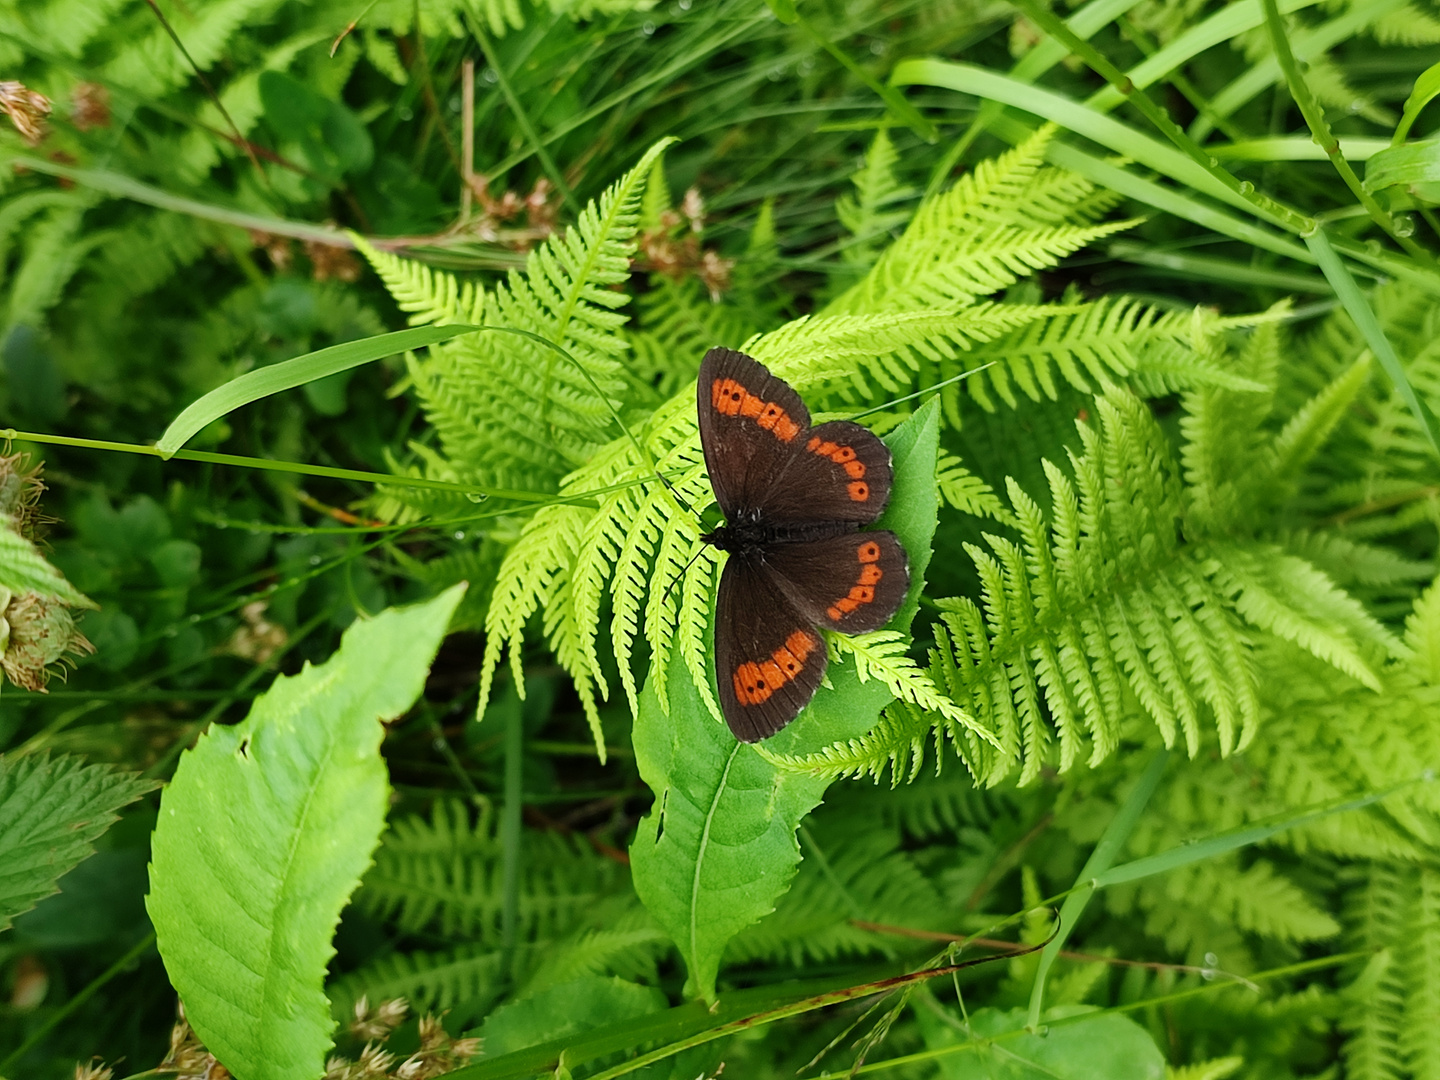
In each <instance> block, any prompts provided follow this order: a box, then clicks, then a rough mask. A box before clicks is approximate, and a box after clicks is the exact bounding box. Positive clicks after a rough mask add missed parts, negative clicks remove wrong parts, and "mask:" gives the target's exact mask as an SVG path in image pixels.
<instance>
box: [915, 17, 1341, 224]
mask: <svg viewBox="0 0 1440 1080" xmlns="http://www.w3.org/2000/svg"><path fill="white" fill-rule="evenodd" d="M1139 2H1140V0H1090V3H1088V4H1086V5H1085V6H1084V7H1083V8H1081V9H1080V10H1079V11H1077V12H1075V14H1074V15H1071V16H1070V18H1068V19H1067V20H1065V25H1066V26H1068V27H1070V29H1071V30H1073V31H1074V32H1075V35H1076V36H1077V37H1081V38H1085V39H1087V40H1088V39H1089V38H1090V37H1091V35H1093V34H1094V33H1096V32H1097V31H1098V30H1100V29H1101V28H1103V27H1106V26H1109V25H1110V24H1111V23H1112V22H1114V21H1115V20H1116V19H1118V18H1119V17H1120V16H1121V15H1123V14H1125V12H1127V11H1129V10H1130V9H1131V8H1132V7H1134V6H1135V5H1136V4H1137V3H1139ZM1313 2H1318V0H1313ZM1065 56H1066V49H1065V46H1063V45H1061V44H1060V43H1059V42H1058V41H1056V40H1055V39H1054V38H1052V37H1047V38H1045V39H1044V40H1043V41H1041V42H1040V43H1039V44H1037V45H1036V46H1035V47H1034V48H1033V49H1031V50H1030V51H1029V52H1027V53H1026V54H1025V55H1024V56H1022V57H1021V58H1020V59H1019V60H1018V61H1017V62H1016V63H1015V66H1014V67H1012V68H1011V69H1010V77H1011V78H1012V79H1015V80H1016V81H1017V82H1034V81H1035V80H1036V79H1038V78H1039V77H1040V76H1041V75H1043V74H1045V72H1047V71H1049V70H1050V69H1051V68H1052V67H1054V66H1055V65H1056V64H1058V63H1060V61H1061V60H1064V59H1065ZM890 81H891V84H892V85H894V84H895V79H894V78H893V76H892V78H891V80H890ZM1004 111H1005V105H1004V103H1003V102H999V101H995V100H993V99H991V98H986V99H985V100H984V101H982V102H981V103H980V111H979V112H977V113H976V114H975V118H974V119H973V120H971V121H970V126H969V127H967V128H966V129H965V131H964V132H963V133H962V134H961V136H960V138H958V139H956V140H955V142H954V144H953V145H952V146H951V147H950V149H949V150H947V151H946V152H945V156H944V157H943V158H941V159H940V162H939V164H937V165H936V166H935V168H934V169H933V170H932V171H931V173H930V182H929V183H928V184H926V186H925V197H926V198H927V199H928V198H929V197H930V196H931V195H934V194H935V193H936V192H937V191H939V190H940V188H941V186H942V185H943V184H944V183H945V179H946V177H948V176H949V175H950V170H952V169H953V168H954V167H955V165H956V164H957V163H958V162H959V161H960V159H961V158H962V157H964V156H965V151H966V150H968V149H970V144H971V143H973V142H974V141H975V140H976V139H978V138H979V137H980V135H981V134H982V133H984V131H985V130H986V129H987V128H988V127H990V125H991V124H993V123H994V122H995V120H996V119H997V118H998V117H999V116H1000V114H1001V113H1002V112H1004Z"/></svg>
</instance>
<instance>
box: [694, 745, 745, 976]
mask: <svg viewBox="0 0 1440 1080" xmlns="http://www.w3.org/2000/svg"><path fill="white" fill-rule="evenodd" d="M740 747H741V744H740V743H738V742H737V743H736V744H735V745H734V747H732V748H731V750H730V756H729V757H728V758H726V759H725V771H724V772H722V773H721V774H720V782H719V783H718V784H716V785H715V795H714V797H713V798H712V799H711V800H710V810H709V812H708V813H707V814H706V815H705V827H704V828H703V829H702V830H700V845H699V847H698V848H697V850H696V853H695V879H694V881H693V883H692V884H691V886H690V970H692V971H694V970H695V968H696V967H698V966H699V965H698V964H697V963H696V957H695V939H696V935H697V933H698V927H697V923H698V921H699V917H700V911H699V907H700V875H701V874H702V872H703V871H704V868H705V853H706V852H708V851H709V850H710V826H711V824H712V823H713V822H714V820H715V812H716V811H717V810H719V808H720V798H721V796H723V795H724V794H725V786H726V784H727V783H729V780H730V766H732V765H734V764H735V755H736V754H738V753H740Z"/></svg>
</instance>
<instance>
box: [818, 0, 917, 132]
mask: <svg viewBox="0 0 1440 1080" xmlns="http://www.w3.org/2000/svg"><path fill="white" fill-rule="evenodd" d="M795 22H796V23H797V24H798V25H799V26H800V28H801V29H802V30H804V31H805V33H807V34H809V35H810V37H811V38H812V39H813V40H814V41H815V43H816V44H817V45H819V46H820V47H821V48H822V49H824V50H825V51H826V52H827V53H829V54H830V55H831V56H833V57H834V58H835V59H836V60H837V61H838V62H839V64H840V66H841V67H843V68H844V69H845V70H846V71H848V72H850V74H851V75H854V76H855V77H856V78H857V79H859V80H860V81H861V82H863V83H864V84H865V85H866V86H868V87H869V88H870V89H871V90H873V91H875V93H877V94H879V95H880V98H881V100H882V101H884V102H885V104H886V105H887V106H889V108H890V111H891V112H892V113H894V114H895V119H897V120H899V121H900V122H901V123H902V124H904V125H905V126H906V127H908V128H910V130H912V131H913V132H915V134H916V135H919V136H920V138H922V139H924V140H925V141H926V142H927V143H933V142H934V141H935V140H936V139H937V138H939V133H938V132H937V131H936V130H935V125H934V124H932V123H931V122H930V121H929V120H928V119H926V118H925V116H924V115H922V114H921V112H920V110H919V109H917V108H915V106H914V105H912V104H910V102H909V101H907V100H906V99H905V95H904V94H902V93H900V91H899V90H897V89H896V88H895V87H893V86H886V85H885V84H884V83H882V82H881V81H880V80H879V79H877V78H875V76H874V75H871V74H870V72H868V71H866V70H865V69H864V68H863V67H861V66H860V65H859V64H858V63H856V62H855V61H854V60H852V59H851V58H850V54H849V53H847V52H846V51H845V50H844V49H842V48H840V46H839V45H837V44H835V42H833V41H831V40H830V38H829V37H828V36H826V35H825V34H823V33H821V32H820V31H819V30H817V29H816V28H815V27H813V26H811V25H810V23H809V22H808V21H807V20H806V18H805V16H803V15H801V14H800V13H799V12H798V11H797V12H795Z"/></svg>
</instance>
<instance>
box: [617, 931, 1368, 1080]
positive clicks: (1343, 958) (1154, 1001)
mask: <svg viewBox="0 0 1440 1080" xmlns="http://www.w3.org/2000/svg"><path fill="white" fill-rule="evenodd" d="M1371 955H1372V954H1371V953H1369V952H1364V951H1356V952H1347V953H1338V954H1337V955H1335V956H1323V957H1321V958H1319V959H1318V960H1304V961H1301V962H1300V963H1298V964H1289V965H1287V966H1285V967H1280V968H1272V969H1271V970H1270V971H1262V972H1259V973H1258V974H1255V975H1247V976H1245V978H1246V981H1247V982H1252V983H1258V982H1267V981H1269V980H1271V979H1282V978H1285V977H1287V976H1290V975H1303V974H1306V973H1307V972H1311V971H1320V970H1323V969H1325V968H1327V967H1338V966H1339V965H1341V964H1348V963H1349V962H1350V961H1352V960H1358V959H1362V958H1365V957H1369V956H1371ZM1245 985H1246V983H1242V982H1232V981H1229V980H1224V981H1221V980H1216V981H1214V982H1207V983H1204V984H1202V985H1200V986H1192V987H1189V988H1187V989H1185V990H1177V991H1175V992H1174V993H1173V994H1163V995H1161V996H1160V997H1153V998H1145V999H1143V1000H1141V1001H1129V1002H1126V1003H1125V1004H1123V1005H1112V1006H1110V1007H1109V1008H1108V1009H1098V1010H1095V1011H1094V1012H1081V1013H1075V1014H1073V1015H1070V1016H1064V1017H1058V1018H1056V1019H1054V1020H1050V1021H1047V1022H1046V1025H1045V1026H1046V1028H1047V1029H1049V1028H1058V1027H1065V1026H1067V1025H1069V1024H1083V1023H1085V1022H1086V1021H1089V1020H1094V1019H1096V1018H1097V1017H1101V1016H1105V1015H1106V1014H1109V1013H1116V1014H1120V1013H1128V1012H1136V1011H1138V1010H1140V1009H1153V1008H1155V1007H1156V1006H1159V1005H1168V1004H1170V1003H1172V1002H1176V1001H1183V1000H1185V999H1186V998H1192V997H1195V996H1196V995H1198V994H1209V993H1213V992H1214V991H1216V990H1223V989H1225V988H1227V987H1244V986H1245ZM1027 1034H1029V1031H1028V1030H1027V1029H1026V1028H1023V1027H1022V1028H1015V1029H1014V1030H1013V1031H1006V1032H1002V1033H1001V1034H999V1035H991V1036H988V1037H986V1038H983V1039H971V1040H970V1041H969V1042H963V1043H955V1044H954V1045H952V1046H942V1047H937V1048H936V1049H934V1050H921V1051H919V1052H917V1053H914V1054H906V1055H904V1056H902V1057H894V1058H889V1059H888V1060H886V1061H876V1062H874V1063H872V1064H869V1065H863V1066H861V1067H860V1068H858V1069H854V1070H851V1071H849V1072H844V1073H829V1072H826V1073H821V1074H819V1075H818V1076H817V1077H815V1080H840V1078H841V1077H845V1078H846V1080H849V1078H851V1077H854V1076H859V1075H862V1074H866V1073H877V1072H888V1071H889V1070H891V1069H903V1068H906V1067H909V1066H914V1065H921V1064H929V1063H931V1062H934V1061H936V1060H937V1059H939V1058H945V1057H950V1056H951V1055H953V1054H962V1053H965V1052H966V1051H967V1050H975V1049H977V1048H979V1047H981V1046H987V1045H989V1044H991V1043H998V1042H1006V1041H1008V1040H1010V1039H1018V1038H1020V1037H1021V1036H1022V1035H1027ZM596 1080H599V1078H598V1077H597V1078H596Z"/></svg>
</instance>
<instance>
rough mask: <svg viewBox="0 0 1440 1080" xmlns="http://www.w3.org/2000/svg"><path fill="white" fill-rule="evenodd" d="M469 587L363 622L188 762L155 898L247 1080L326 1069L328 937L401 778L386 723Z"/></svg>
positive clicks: (183, 987) (204, 1024) (192, 990)
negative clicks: (390, 756) (386, 745)
mask: <svg viewBox="0 0 1440 1080" xmlns="http://www.w3.org/2000/svg"><path fill="white" fill-rule="evenodd" d="M463 593H464V586H463V585H457V586H455V587H454V588H452V589H449V590H447V591H446V592H444V593H441V594H440V595H439V596H438V597H436V598H435V599H433V600H431V601H429V602H427V603H424V604H418V605H415V606H413V607H407V608H395V609H390V610H387V611H384V612H382V613H381V614H379V615H377V616H375V617H374V618H372V619H364V620H361V621H359V622H356V623H355V624H353V625H352V626H351V627H350V629H348V630H347V631H346V632H345V636H344V638H343V639H342V640H341V644H340V649H339V650H338V651H337V652H336V654H335V655H334V656H333V657H331V658H330V660H329V661H327V662H326V663H324V664H322V665H320V666H319V667H306V668H305V669H304V670H303V671H302V672H301V673H300V674H299V675H296V676H293V677H285V676H282V677H280V678H278V679H276V680H275V683H274V685H273V686H272V687H271V688H270V690H269V691H267V692H266V693H265V694H264V696H262V697H261V698H259V699H258V700H257V701H256V702H255V705H254V707H253V708H252V709H251V711H250V715H249V716H248V717H247V718H246V719H245V720H244V721H242V722H241V723H239V724H236V725H234V726H233V727H222V726H218V725H217V726H215V727H212V728H211V729H210V730H209V731H208V732H207V733H206V734H205V735H204V736H203V737H202V738H201V739H200V741H199V743H198V744H197V745H196V746H195V749H193V750H191V751H189V752H187V753H186V754H185V755H184V757H182V758H181V760H180V764H179V767H178V768H177V769H176V771H175V779H174V780H173V781H172V782H171V784H170V787H169V788H168V789H167V790H166V792H165V795H164V797H163V798H162V800H161V803H160V820H159V822H158V824H157V825H156V828H155V836H154V842H153V849H152V850H153V854H152V861H151V866H150V896H149V900H148V903H147V907H148V909H149V912H150V918H151V920H152V921H153V922H154V924H155V931H156V934H157V936H158V939H159V946H160V955H161V957H162V958H163V959H164V961H165V967H166V970H167V971H168V972H169V974H170V981H171V983H172V984H173V985H174V986H175V989H176V990H177V991H179V993H180V997H181V999H182V1000H183V1001H184V1002H185V1007H186V1014H187V1016H188V1018H189V1020H190V1023H191V1025H192V1026H193V1027H194V1028H195V1031H196V1033H197V1034H198V1035H199V1036H200V1037H201V1038H202V1039H203V1040H204V1041H205V1043H206V1045H207V1046H209V1048H210V1049H211V1051H212V1052H214V1054H215V1056H216V1057H217V1058H218V1059H219V1060H220V1061H221V1062H222V1063H223V1064H224V1065H225V1066H226V1068H228V1069H229V1070H230V1071H231V1072H232V1073H233V1074H234V1075H235V1076H236V1077H237V1078H238V1080H280V1078H286V1080H288V1078H296V1080H299V1078H305V1080H313V1078H314V1077H318V1076H319V1075H320V1074H321V1073H322V1072H323V1071H324V1064H325V1054H326V1052H327V1051H328V1050H329V1049H330V1046H331V1045H332V1044H331V1039H330V1032H331V1029H332V1027H333V1024H334V1022H333V1020H332V1019H331V1016H330V1009H329V1004H328V1002H327V1001H326V999H325V994H324V991H323V988H322V987H323V983H324V979H325V970H326V965H327V964H328V963H329V960H330V957H331V956H332V955H333V954H334V949H333V948H332V947H331V944H330V938H331V936H332V934H333V933H334V930H335V925H336V923H337V922H338V921H339V918H340V910H341V908H342V907H344V905H345V902H346V900H347V899H348V898H349V896H350V894H351V893H352V892H353V891H354V890H355V887H356V886H357V885H358V884H359V883H360V876H361V874H363V873H364V871H365V869H366V867H368V866H369V865H370V857H371V854H372V853H373V852H374V850H375V845H376V843H377V842H378V840H379V837H380V831H381V829H382V828H383V826H384V823H385V808H386V805H387V802H388V799H389V793H390V792H389V784H388V782H387V780H386V773H385V764H384V762H383V761H382V760H381V757H380V740H381V738H382V737H383V735H384V729H383V727H382V726H381V721H384V720H389V719H393V718H394V717H397V716H399V715H400V714H401V713H403V712H405V710H406V709H408V708H409V707H410V705H411V704H412V703H413V702H414V701H415V699H416V698H417V697H418V696H419V694H420V691H421V689H422V687H423V686H424V684H425V674H426V672H427V671H428V669H429V667H430V662H431V660H432V659H433V658H434V656H435V651H436V649H438V648H439V646H440V641H441V638H442V637H443V636H444V634H445V629H446V627H447V625H448V624H449V621H450V616H451V614H452V613H453V612H454V610H455V607H456V605H458V604H459V602H460V598H461V596H462V595H463Z"/></svg>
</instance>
